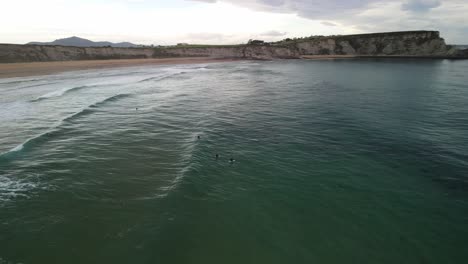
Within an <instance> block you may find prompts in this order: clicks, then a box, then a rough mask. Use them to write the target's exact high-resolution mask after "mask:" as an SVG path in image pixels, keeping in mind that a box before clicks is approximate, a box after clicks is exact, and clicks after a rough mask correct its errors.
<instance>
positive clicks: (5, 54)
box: [0, 44, 154, 62]
mask: <svg viewBox="0 0 468 264" xmlns="http://www.w3.org/2000/svg"><path fill="white" fill-rule="evenodd" d="M153 53H154V50H153V49H145V48H110V47H89V48H82V47H66V46H39V45H11V44H0V62H35V61H67V60H100V59H141V58H151V57H152V56H153Z"/></svg>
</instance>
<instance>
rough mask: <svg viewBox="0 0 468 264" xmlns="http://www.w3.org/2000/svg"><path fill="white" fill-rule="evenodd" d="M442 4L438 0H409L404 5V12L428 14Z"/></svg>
mask: <svg viewBox="0 0 468 264" xmlns="http://www.w3.org/2000/svg"><path fill="white" fill-rule="evenodd" d="M440 5H441V2H440V1H438V0H409V1H406V2H405V3H403V5H402V6H401V7H402V10H407V11H411V12H427V11H429V10H431V9H433V8H436V7H439V6H440Z"/></svg>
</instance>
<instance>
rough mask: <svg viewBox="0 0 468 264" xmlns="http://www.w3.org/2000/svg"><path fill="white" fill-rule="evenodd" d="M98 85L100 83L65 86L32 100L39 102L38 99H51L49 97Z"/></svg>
mask: <svg viewBox="0 0 468 264" xmlns="http://www.w3.org/2000/svg"><path fill="white" fill-rule="evenodd" d="M97 86H98V85H83V86H77V87H72V88H65V89H61V90H58V91H53V92H50V93H47V94H44V95H41V96H39V97H38V98H36V99H34V100H31V102H38V101H42V100H45V99H49V98H54V97H60V96H63V95H64V94H67V93H70V92H74V91H78V90H81V89H85V88H93V87H97Z"/></svg>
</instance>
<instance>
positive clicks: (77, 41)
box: [26, 36, 138, 48]
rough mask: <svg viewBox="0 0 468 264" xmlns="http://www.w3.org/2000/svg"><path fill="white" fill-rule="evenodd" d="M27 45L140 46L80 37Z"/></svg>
mask: <svg viewBox="0 0 468 264" xmlns="http://www.w3.org/2000/svg"><path fill="white" fill-rule="evenodd" d="M26 45H45V46H71V47H106V46H111V47H114V48H135V47H138V45H136V44H133V43H131V42H119V43H113V42H109V41H91V40H89V39H85V38H80V37H76V36H73V37H69V38H62V39H56V40H54V41H52V42H37V41H33V42H29V43H27V44H26Z"/></svg>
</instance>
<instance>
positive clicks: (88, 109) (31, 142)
mask: <svg viewBox="0 0 468 264" xmlns="http://www.w3.org/2000/svg"><path fill="white" fill-rule="evenodd" d="M129 96H130V94H116V95H113V96H110V97H108V98H105V99H104V100H101V101H99V102H96V103H94V104H91V105H89V106H88V107H86V108H84V109H82V110H81V111H78V112H76V113H74V114H71V115H69V116H68V117H65V118H64V119H62V120H60V121H59V122H58V123H57V125H55V126H54V127H53V128H51V129H50V130H48V131H46V132H44V133H42V134H39V135H37V136H35V137H32V138H30V139H28V140H26V141H25V142H23V143H21V144H19V145H18V146H16V147H14V148H12V149H11V150H9V151H7V152H4V153H2V154H0V158H2V157H9V156H11V155H13V154H15V153H18V152H20V151H22V150H23V149H25V148H28V147H30V146H31V145H34V144H36V143H39V142H43V141H45V140H47V139H49V138H50V137H52V136H53V135H54V134H55V133H57V132H58V131H59V129H60V127H61V126H62V125H63V124H64V123H65V122H71V121H73V120H75V119H77V118H78V117H81V116H84V115H88V114H91V113H93V112H94V111H95V110H96V108H99V107H100V106H102V105H104V104H106V103H108V102H114V101H117V100H119V99H122V98H126V97H129Z"/></svg>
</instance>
